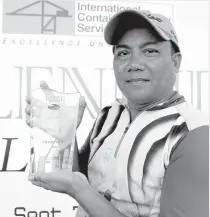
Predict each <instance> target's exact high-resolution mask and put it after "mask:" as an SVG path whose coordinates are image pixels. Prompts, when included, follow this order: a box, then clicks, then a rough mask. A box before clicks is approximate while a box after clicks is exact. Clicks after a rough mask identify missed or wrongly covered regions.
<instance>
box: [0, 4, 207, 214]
mask: <svg viewBox="0 0 210 217" xmlns="http://www.w3.org/2000/svg"><path fill="white" fill-rule="evenodd" d="M34 2H36V1H35V0H18V1H14V0H4V1H3V0H1V1H0V13H1V18H0V19H1V22H0V25H1V29H2V31H1V32H0V59H1V64H0V99H1V104H0V106H1V107H0V217H13V216H27V217H38V216H39V217H48V216H50V217H51V216H55V217H67V216H72V217H73V216H74V215H75V211H74V210H73V206H77V203H76V201H74V200H73V199H71V198H70V197H68V196H66V195H62V194H58V193H53V192H49V191H46V190H43V189H41V188H38V187H35V186H33V185H32V184H31V183H30V182H28V181H27V177H28V167H27V163H28V161H29V153H30V150H29V147H30V145H29V133H30V131H29V128H28V127H27V126H26V125H25V119H24V118H25V117H24V108H25V96H26V95H27V92H28V91H29V90H30V88H35V87H37V86H38V83H37V82H34V80H33V77H35V76H36V77H39V79H40V80H43V79H45V80H46V81H47V82H48V83H49V85H50V86H51V87H52V88H55V89H58V90H64V89H65V88H64V85H63V84H64V83H63V81H64V80H65V82H66V86H67V85H68V83H69V82H72V81H73V82H74V83H75V85H76V87H77V89H78V90H79V91H80V92H81V94H82V95H84V96H85V98H86V101H87V103H88V109H86V112H85V115H84V119H83V122H82V124H81V126H80V128H79V129H78V132H77V136H78V141H79V145H80V146H81V145H82V143H83V142H84V140H85V138H86V136H87V134H88V132H89V130H90V128H91V126H92V123H93V121H94V118H95V117H96V116H97V113H98V112H99V110H100V108H102V107H103V106H105V105H107V104H109V103H111V102H112V101H113V100H114V99H115V98H116V97H121V93H120V91H119V90H118V88H117V87H116V84H115V80H114V76H113V71H112V52H111V47H109V46H108V45H106V44H105V42H104V40H103V37H102V36H103V28H104V25H105V23H106V21H107V20H108V19H109V17H110V16H112V15H113V13H114V12H116V11H117V10H120V7H131V8H136V9H139V7H140V8H141V9H144V10H150V11H152V12H157V13H162V14H164V15H165V16H167V17H169V18H170V19H171V20H172V22H173V23H174V24H175V27H176V29H177V30H178V31H177V33H178V36H179V35H180V37H179V38H180V45H181V49H182V51H183V56H185V55H186V56H188V54H189V53H190V57H186V56H185V57H183V67H182V68H181V71H180V74H179V76H178V82H177V84H176V88H177V89H179V91H180V92H181V93H182V94H184V95H185V97H186V98H187V100H188V101H190V102H191V103H192V104H193V105H195V106H196V107H198V108H199V109H201V110H202V111H203V112H205V113H206V114H207V115H208V112H209V107H208V104H209V89H208V88H209V81H208V80H209V79H208V77H209V68H208V65H209V64H208V58H207V56H208V55H209V53H208V51H206V48H203V50H201V53H200V55H199V57H200V58H201V56H205V57H203V58H202V60H199V58H197V56H196V55H198V54H197V53H198V52H200V47H199V46H198V45H197V43H196V41H191V43H190V40H191V39H192V40H193V36H192V31H196V34H197V31H199V35H198V36H200V37H201V36H202V37H204V38H203V40H202V39H200V40H201V41H202V42H201V41H200V42H199V43H203V44H205V45H206V44H208V43H209V41H208V38H205V37H206V34H205V33H206V31H207V28H208V26H209V25H208V23H207V22H206V18H205V17H206V16H208V11H207V10H206V5H203V3H198V2H197V3H196V2H195V3H193V2H188V3H186V2H185V3H183V4H184V5H185V7H186V6H187V15H188V17H189V20H190V21H189V20H188V19H180V17H179V14H180V16H181V17H184V14H183V11H182V10H183V7H181V4H182V3H175V2H169V3H168V2H167V3H165V2H158V1H155V2H151V3H148V2H147V3H143V2H141V1H135V2H134V1H127V2H126V1H118V2H114V1H70V0H51V2H52V3H54V4H57V5H58V6H59V7H57V8H56V10H55V11H54V9H53V5H51V6H49V5H48V6H45V14H57V15H58V14H59V13H61V12H57V11H64V13H63V15H66V14H67V12H66V11H65V10H67V11H68V12H69V15H71V17H57V21H56V34H52V33H51V32H44V33H41V29H42V28H41V17H38V16H35V15H33V16H29V15H28V16H23V15H24V14H25V15H26V14H40V12H41V5H40V4H41V3H40V4H34V5H31V7H25V6H26V5H30V4H32V3H34ZM196 4H197V5H196ZM108 6H109V7H108ZM24 7H25V8H24ZM50 7H51V8H50ZM199 7H200V10H199ZM20 8H22V10H19V11H17V10H18V9H20ZM195 8H196V10H197V14H198V15H197V16H198V18H197V19H196V20H197V21H198V20H199V19H200V21H203V20H204V22H202V25H200V23H201V22H199V21H198V22H197V23H196V22H195V20H194V19H195V16H194V10H195ZM63 9H65V10H63ZM121 9H123V8H121ZM105 10H109V12H105ZM15 11H16V12H15ZM185 11H186V8H185ZM10 12H15V13H16V15H6V13H10ZM18 13H19V15H18ZM20 14H22V15H20ZM49 19H50V18H48V21H49ZM45 22H46V23H47V20H45ZM205 22H206V25H204V24H205ZM46 23H45V24H46ZM186 23H187V24H188V26H189V27H190V28H191V26H190V25H192V27H193V28H194V30H192V29H190V31H185V30H186V29H185V28H184V26H185V25H186ZM203 23H204V24H203ZM193 25H194V26H193ZM196 25H197V26H196ZM53 27H55V26H50V25H49V28H50V29H53ZM196 28H200V29H198V30H196ZM54 30H55V29H54ZM203 35H205V36H203ZM186 41H187V42H186ZM203 47H204V46H203ZM189 49H191V52H190V51H189ZM192 52H195V53H196V55H194V56H193V55H191V53H192ZM194 58H195V59H194ZM58 74H59V75H60V79H59V81H58V80H57V79H56V80H55V75H58ZM53 75H54V76H53ZM56 77H57V76H56ZM71 79H72V80H71ZM66 86H65V87H66ZM21 169H22V171H20V170H21Z"/></svg>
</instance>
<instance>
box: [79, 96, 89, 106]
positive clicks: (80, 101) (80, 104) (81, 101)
mask: <svg viewBox="0 0 210 217" xmlns="http://www.w3.org/2000/svg"><path fill="white" fill-rule="evenodd" d="M86 105H87V103H86V101H85V97H84V96H80V98H79V106H80V107H84V108H85V107H86Z"/></svg>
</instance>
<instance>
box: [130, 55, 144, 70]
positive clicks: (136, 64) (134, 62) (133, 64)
mask: <svg viewBox="0 0 210 217" xmlns="http://www.w3.org/2000/svg"><path fill="white" fill-rule="evenodd" d="M127 68H128V70H127V71H128V72H132V71H144V70H145V64H144V62H143V60H142V59H141V58H139V56H132V57H131V58H130V61H129V64H128V66H127Z"/></svg>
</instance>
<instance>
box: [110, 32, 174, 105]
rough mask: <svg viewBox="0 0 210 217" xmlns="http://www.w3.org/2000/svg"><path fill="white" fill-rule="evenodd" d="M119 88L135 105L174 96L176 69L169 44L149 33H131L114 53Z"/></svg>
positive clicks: (123, 39) (126, 35) (114, 66)
mask: <svg viewBox="0 0 210 217" xmlns="http://www.w3.org/2000/svg"><path fill="white" fill-rule="evenodd" d="M113 68H114V72H115V77H116V81H117V84H118V86H119V88H120V90H121V91H122V93H123V94H124V95H125V96H126V98H127V99H128V100H129V101H130V102H133V103H135V104H145V103H149V102H154V101H157V100H161V99H164V98H165V97H168V96H169V95H171V94H172V91H173V86H174V84H175V78H176V76H175V67H174V63H173V60H172V53H171V44H170V42H169V41H161V42H160V41H158V40H157V39H156V38H155V37H154V36H153V35H152V34H151V33H150V32H149V30H147V29H132V30H129V31H127V32H126V33H125V34H124V35H123V37H122V38H121V39H120V41H119V43H118V45H117V46H116V48H115V51H114V61H113Z"/></svg>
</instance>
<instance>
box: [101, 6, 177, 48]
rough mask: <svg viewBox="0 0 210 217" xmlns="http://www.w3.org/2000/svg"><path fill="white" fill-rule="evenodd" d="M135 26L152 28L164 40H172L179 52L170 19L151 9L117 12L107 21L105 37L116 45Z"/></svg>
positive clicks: (109, 42) (108, 41) (111, 43)
mask: <svg viewBox="0 0 210 217" xmlns="http://www.w3.org/2000/svg"><path fill="white" fill-rule="evenodd" d="M133 28H151V29H153V30H154V31H155V32H156V33H157V34H158V35H159V36H160V37H161V38H162V39H163V40H164V41H171V42H172V45H173V46H174V48H175V50H176V51H177V52H180V47H179V43H178V39H177V35H176V32H175V29H174V27H173V25H172V23H171V22H170V20H169V19H168V18H167V17H165V16H163V15H161V14H155V13H151V12H150V11H143V10H142V11H136V10H123V11H121V12H119V13H117V14H115V15H114V16H113V17H112V18H111V19H110V20H109V22H108V23H107V25H106V27H105V30H104V39H105V41H106V42H107V43H108V44H110V45H116V44H117V43H118V40H119V39H120V38H121V37H122V36H123V34H124V33H125V32H126V31H128V30H130V29H133Z"/></svg>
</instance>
